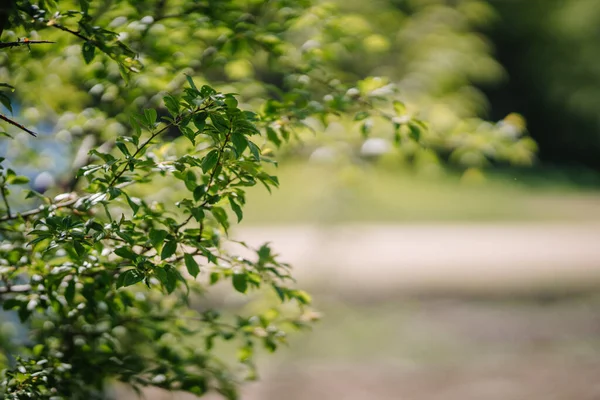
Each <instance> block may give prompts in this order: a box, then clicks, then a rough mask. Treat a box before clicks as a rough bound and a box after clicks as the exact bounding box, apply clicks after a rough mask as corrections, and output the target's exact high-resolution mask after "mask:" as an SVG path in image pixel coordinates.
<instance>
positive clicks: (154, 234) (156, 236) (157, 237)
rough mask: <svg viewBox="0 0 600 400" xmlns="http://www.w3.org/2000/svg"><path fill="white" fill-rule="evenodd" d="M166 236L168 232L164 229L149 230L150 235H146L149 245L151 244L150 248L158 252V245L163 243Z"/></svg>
mask: <svg viewBox="0 0 600 400" xmlns="http://www.w3.org/2000/svg"><path fill="white" fill-rule="evenodd" d="M167 235H168V232H167V231H165V230H164V229H150V234H149V235H148V236H149V237H150V244H152V247H154V248H155V249H157V250H158V248H159V247H160V246H159V245H161V244H162V243H163V242H164V241H165V238H166V237H167Z"/></svg>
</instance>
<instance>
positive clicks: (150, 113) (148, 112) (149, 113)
mask: <svg viewBox="0 0 600 400" xmlns="http://www.w3.org/2000/svg"><path fill="white" fill-rule="evenodd" d="M144 117H146V122H148V125H150V126H152V125H154V124H155V123H156V118H157V114H156V110H155V109H153V108H148V109H145V110H144Z"/></svg>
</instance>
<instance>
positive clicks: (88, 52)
mask: <svg viewBox="0 0 600 400" xmlns="http://www.w3.org/2000/svg"><path fill="white" fill-rule="evenodd" d="M81 52H82V53H83V59H84V60H85V63H86V64H89V63H91V62H92V60H93V59H94V56H95V52H96V47H95V46H94V45H93V44H91V43H90V42H85V43H84V44H83V46H81Z"/></svg>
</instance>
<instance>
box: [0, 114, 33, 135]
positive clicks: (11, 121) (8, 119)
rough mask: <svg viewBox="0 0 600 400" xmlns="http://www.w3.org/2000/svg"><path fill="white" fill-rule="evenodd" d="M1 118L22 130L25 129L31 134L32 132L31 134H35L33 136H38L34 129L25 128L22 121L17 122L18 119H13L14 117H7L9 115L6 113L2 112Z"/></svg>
mask: <svg viewBox="0 0 600 400" xmlns="http://www.w3.org/2000/svg"><path fill="white" fill-rule="evenodd" d="M0 119H1V120H2V121H5V122H8V123H9V124H11V125H13V126H16V127H17V128H19V129H21V130H23V131H25V132H27V133H29V134H30V135H31V136H33V137H36V136H37V133H35V132H34V131H31V130H29V129H27V128H25V127H24V126H23V125H21V124H20V123H18V122H16V121H13V120H12V119H10V118H8V117H7V116H5V115H2V114H0Z"/></svg>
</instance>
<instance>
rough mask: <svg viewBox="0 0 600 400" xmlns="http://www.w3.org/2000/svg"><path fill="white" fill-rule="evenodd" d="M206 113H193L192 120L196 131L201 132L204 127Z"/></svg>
mask: <svg viewBox="0 0 600 400" xmlns="http://www.w3.org/2000/svg"><path fill="white" fill-rule="evenodd" d="M206 117H207V115H206V113H198V114H196V115H194V117H193V118H192V120H193V121H194V125H195V126H196V129H198V131H200V132H202V131H203V130H204V128H205V127H206Z"/></svg>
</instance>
